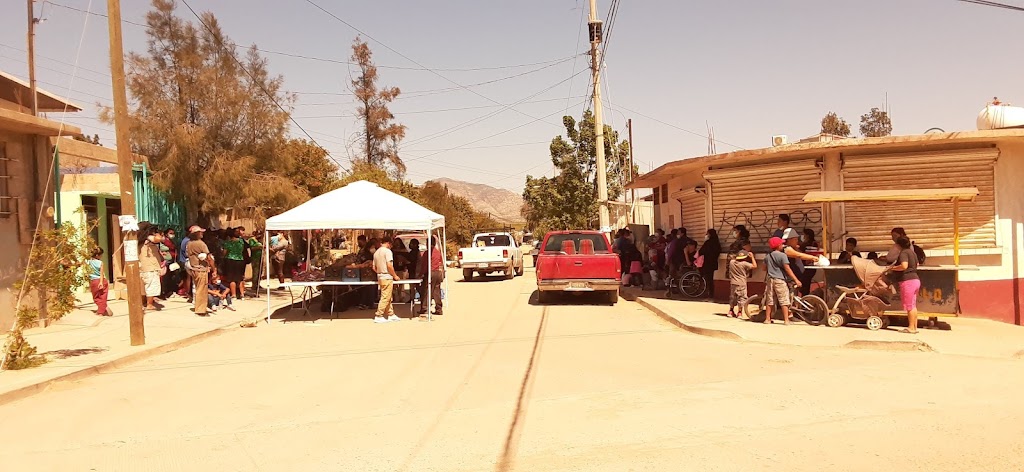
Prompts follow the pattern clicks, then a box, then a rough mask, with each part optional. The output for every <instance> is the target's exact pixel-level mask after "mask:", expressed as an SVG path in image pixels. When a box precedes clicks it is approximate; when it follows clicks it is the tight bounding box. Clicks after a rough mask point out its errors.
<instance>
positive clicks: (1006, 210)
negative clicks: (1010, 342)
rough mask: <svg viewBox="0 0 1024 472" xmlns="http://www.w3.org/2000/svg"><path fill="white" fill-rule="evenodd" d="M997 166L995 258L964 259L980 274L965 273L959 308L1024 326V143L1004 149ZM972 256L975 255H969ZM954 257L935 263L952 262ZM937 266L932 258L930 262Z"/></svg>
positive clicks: (979, 255)
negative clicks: (1023, 309) (976, 268)
mask: <svg viewBox="0 0 1024 472" xmlns="http://www.w3.org/2000/svg"><path fill="white" fill-rule="evenodd" d="M999 150H1000V153H999V159H998V160H997V161H996V169H995V179H996V240H997V244H998V245H999V248H998V250H997V251H992V252H994V253H993V254H977V255H970V254H969V255H962V256H961V257H960V263H961V264H971V265H977V266H978V268H979V270H976V271H973V270H970V271H962V272H961V273H960V308H961V310H962V311H963V313H964V314H965V315H968V316H977V317H982V318H989V319H993V320H998V321H1004V322H1007V323H1014V324H1018V325H1020V324H1024V323H1022V319H1021V305H1022V302H1024V298H1022V294H1021V292H1022V288H1024V283H1022V275H1021V267H1022V264H1024V199H1022V198H1021V195H1024V181H1022V178H1024V143H1021V142H1019V141H1018V142H1004V143H1000V145H999ZM968 252H970V251H968ZM952 259H953V258H952V257H948V256H947V257H940V258H936V263H948V264H951V263H952ZM928 262H929V263H932V259H930V258H929V259H928Z"/></svg>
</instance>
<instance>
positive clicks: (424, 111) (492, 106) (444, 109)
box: [296, 95, 583, 119]
mask: <svg viewBox="0 0 1024 472" xmlns="http://www.w3.org/2000/svg"><path fill="white" fill-rule="evenodd" d="M569 98H570V99H573V98H576V99H580V98H583V95H577V96H575V97H569ZM560 100H562V99H561V98H545V99H543V100H530V101H526V102H523V103H522V105H525V104H527V103H546V102H553V101H560ZM307 105H310V104H307ZM337 105H347V104H346V103H337ZM500 106H501V105H479V106H473V107H459V108H439V109H436V110H413V111H398V112H395V114H396V115H398V116H401V115H420V114H424V113H445V112H452V111H468V110H481V109H487V108H498V107H500ZM358 116H359V115H356V114H340V115H310V116H298V117H296V118H300V119H316V118H356V117H358Z"/></svg>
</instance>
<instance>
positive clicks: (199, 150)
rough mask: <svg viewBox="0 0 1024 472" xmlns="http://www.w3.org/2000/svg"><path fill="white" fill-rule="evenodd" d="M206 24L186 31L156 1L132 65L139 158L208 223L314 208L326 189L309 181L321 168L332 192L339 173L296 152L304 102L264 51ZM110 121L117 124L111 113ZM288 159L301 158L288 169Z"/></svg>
mask: <svg viewBox="0 0 1024 472" xmlns="http://www.w3.org/2000/svg"><path fill="white" fill-rule="evenodd" d="M201 17H202V24H199V23H192V22H189V21H186V20H184V19H181V18H179V17H178V16H176V15H175V1H174V0H153V10H152V11H150V12H149V13H147V14H146V24H147V28H146V34H147V36H148V41H147V50H146V51H145V53H135V52H133V53H131V54H129V55H128V71H129V72H128V77H127V80H128V92H129V94H130V99H131V103H132V107H131V110H130V111H129V114H130V116H129V123H130V126H131V137H132V148H133V151H135V152H137V153H139V154H142V155H145V156H147V157H149V159H150V163H151V165H152V169H153V182H154V184H155V185H156V186H157V187H159V188H161V189H162V190H165V191H168V192H169V193H170V194H171V196H172V198H176V199H180V200H182V201H184V202H185V205H186V208H187V209H188V210H189V213H190V214H194V215H197V216H198V219H199V220H200V221H206V220H208V219H209V217H210V216H213V215H217V214H219V213H221V212H223V211H224V210H225V209H227V208H243V209H261V208H265V207H271V208H274V207H291V206H294V205H297V204H299V203H301V202H303V201H305V200H307V199H308V198H309V197H310V196H311V195H314V194H316V192H318V191H320V190H321V189H320V188H318V186H317V185H313V184H312V183H311V182H310V181H309V179H305V180H304V179H302V178H301V177H300V174H301V173H302V172H309V170H307V169H308V168H312V169H314V170H315V171H316V172H319V173H320V175H318V176H317V177H322V176H326V178H327V181H328V183H329V182H330V181H331V180H333V179H334V176H335V175H336V172H337V171H336V170H335V169H334V166H333V164H331V163H329V162H328V161H327V156H326V153H325V152H312V151H311V150H310V149H309V148H310V147H311V145H310V143H304V144H303V143H293V142H290V140H289V138H288V136H287V132H288V123H289V116H288V115H289V110H290V108H291V106H292V104H293V103H294V101H295V95H294V94H289V93H286V92H285V91H284V90H283V88H282V87H283V83H284V82H283V81H284V79H283V78H282V77H280V76H272V75H271V74H270V72H269V70H268V68H267V62H266V59H264V58H263V57H261V56H260V54H259V52H258V51H257V50H256V49H255V47H253V48H250V49H248V50H247V51H246V52H245V53H244V54H239V52H238V51H237V49H236V47H235V44H234V43H233V42H232V41H231V40H230V39H229V38H228V37H227V36H226V35H225V34H224V32H223V31H222V30H221V28H220V23H219V22H218V21H217V18H216V17H215V16H214V15H213V14H212V13H209V12H206V13H203V14H202V15H201ZM104 118H105V119H106V121H107V122H112V121H113V113H112V112H111V110H109V109H106V110H105V111H104ZM313 147H315V146H313ZM299 148H303V149H299ZM282 150H284V152H286V153H287V152H294V153H297V156H291V157H294V158H288V159H282V158H281V154H280V152H281V151H282ZM314 161H315V162H314ZM288 165H291V167H288ZM304 167H305V168H304ZM295 179H298V183H296V181H295ZM253 216H258V215H253Z"/></svg>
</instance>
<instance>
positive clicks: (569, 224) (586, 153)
mask: <svg viewBox="0 0 1024 472" xmlns="http://www.w3.org/2000/svg"><path fill="white" fill-rule="evenodd" d="M562 123H563V124H564V125H565V131H566V133H565V135H566V137H567V138H568V140H566V138H563V137H562V136H557V137H555V138H554V139H552V140H551V145H550V147H549V150H550V153H551V162H552V163H553V164H554V165H555V167H556V169H557V170H558V175H556V176H555V177H553V178H548V177H540V178H534V177H533V176H527V177H526V186H525V187H524V189H523V202H524V207H523V210H522V215H523V217H524V218H525V219H526V220H527V225H528V226H529V227H531V228H533V229H534V230H536V231H539V232H544V231H548V230H555V229H580V228H593V227H595V226H596V221H597V207H598V200H597V152H596V142H597V140H596V137H595V135H594V115H593V114H592V113H591V112H589V111H587V112H586V113H584V114H583V119H582V120H581V121H580V122H578V123H577V122H576V120H575V119H574V118H573V117H571V116H566V117H563V118H562ZM604 137H605V141H604V146H605V158H606V163H607V166H606V171H607V182H608V199H609V200H615V199H617V198H619V196H621V195H622V182H623V176H624V174H625V173H626V167H627V166H626V158H627V157H628V156H629V143H628V142H625V141H623V142H619V134H618V132H616V131H614V130H612V128H611V126H608V125H605V126H604ZM637 170H638V169H637V168H636V167H635V166H634V169H633V175H636V174H637Z"/></svg>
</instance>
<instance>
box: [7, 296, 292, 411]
mask: <svg viewBox="0 0 1024 472" xmlns="http://www.w3.org/2000/svg"><path fill="white" fill-rule="evenodd" d="M290 305H292V303H290V302H285V301H282V302H281V303H279V304H273V305H271V310H272V312H274V311H277V310H280V309H281V308H283V307H286V306H290ZM261 313H262V310H261ZM262 319H266V317H265V316H263V318H261V320H262ZM244 320H245V319H243V320H242V321H244ZM239 323H240V322H239V321H232V322H231V323H227V324H225V325H223V326H219V327H216V328H213V329H211V330H209V331H203V332H201V333H196V334H194V335H192V336H188V337H185V338H182V339H179V340H177V341H171V342H169V343H166V344H160V345H156V346H151V347H145V348H143V349H142V350H140V351H138V352H133V353H131V354H128V355H126V356H123V357H120V358H117V359H112V360H110V361H107V362H104V363H102V364H97V365H94V366H91V367H85V368H82V369H81V370H76V371H74V372H70V373H67V374H64V375H61V376H59V377H54V378H52V379H47V380H42V381H40V382H38V383H35V384H32V385H26V386H24V387H21V388H18V389H15V390H11V391H9V392H4V393H0V405H5V404H7V403H11V402H15V401H18V400H22V399H25V398H28V397H30V396H32V395H35V394H37V393H42V392H44V391H46V389H47V388H49V387H50V386H51V385H53V384H56V383H59V382H75V381H78V380H83V379H86V378H89V377H92V376H94V375H98V374H102V373H104V372H109V371H111V370H115V369H119V368H121V367H124V366H127V365H130V364H134V363H136V362H140V361H144V360H146V359H149V358H151V357H155V356H158V355H160V354H166V353H168V352H171V351H176V350H178V349H181V348H183V347H188V346H191V345H193V344H197V343H199V342H201V341H205V340H206V339H208V338H212V337H215V336H219V335H221V334H224V333H226V332H228V331H232V330H235V329H241V325H240V324H239Z"/></svg>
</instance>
